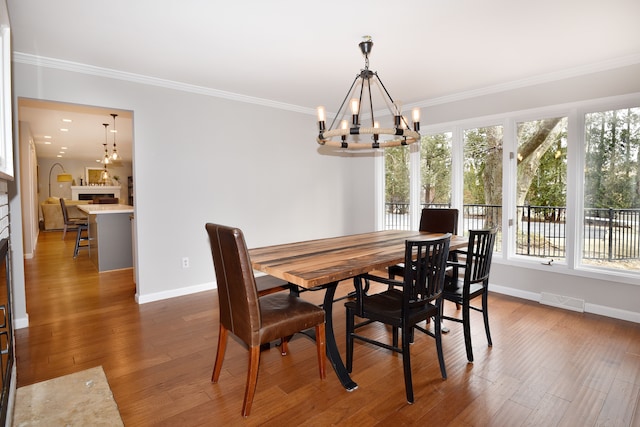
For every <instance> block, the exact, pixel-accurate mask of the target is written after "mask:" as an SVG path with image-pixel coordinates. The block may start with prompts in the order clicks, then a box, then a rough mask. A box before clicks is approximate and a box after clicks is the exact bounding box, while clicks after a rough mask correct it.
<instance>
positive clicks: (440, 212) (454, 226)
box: [388, 208, 458, 279]
mask: <svg viewBox="0 0 640 427" xmlns="http://www.w3.org/2000/svg"><path fill="white" fill-rule="evenodd" d="M418 230H419V231H429V232H432V233H451V234H456V233H457V232H458V209H450V208H424V209H422V214H421V215H420V226H419V227H418ZM452 253H453V252H452ZM388 273H389V279H393V278H395V277H402V276H403V274H404V264H396V265H392V266H390V267H389V268H388Z"/></svg>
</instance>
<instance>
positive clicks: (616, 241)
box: [582, 108, 640, 271]
mask: <svg viewBox="0 0 640 427" xmlns="http://www.w3.org/2000/svg"><path fill="white" fill-rule="evenodd" d="M584 135H585V137H584V147H585V150H584V153H585V154H584V157H585V158H584V162H585V168H584V222H583V239H582V242H583V248H582V263H583V264H585V265H589V266H597V267H603V268H614V269H623V270H634V271H640V180H639V178H638V175H639V172H640V108H625V109H619V110H609V111H602V112H596V113H588V114H586V115H585V130H584Z"/></svg>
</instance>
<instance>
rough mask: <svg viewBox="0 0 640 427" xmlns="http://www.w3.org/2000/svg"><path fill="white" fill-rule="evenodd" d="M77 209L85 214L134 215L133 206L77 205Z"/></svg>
mask: <svg viewBox="0 0 640 427" xmlns="http://www.w3.org/2000/svg"><path fill="white" fill-rule="evenodd" d="M76 207H77V208H78V209H79V210H81V211H82V212H84V213H87V214H89V215H91V214H96V215H100V214H109V213H133V206H129V205H110V204H104V205H100V204H95V205H93V204H92V205H76Z"/></svg>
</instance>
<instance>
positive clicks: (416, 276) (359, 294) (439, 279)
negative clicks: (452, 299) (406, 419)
mask: <svg viewBox="0 0 640 427" xmlns="http://www.w3.org/2000/svg"><path fill="white" fill-rule="evenodd" d="M450 240H451V234H446V235H445V236H443V237H440V238H431V239H410V240H407V241H406V244H405V265H411V266H412V268H407V269H405V270H404V279H403V281H396V280H393V279H387V278H384V277H378V276H374V275H371V274H364V275H360V276H357V277H356V278H355V279H354V282H355V285H356V298H355V300H352V301H349V302H347V303H345V307H346V311H347V364H346V365H347V366H346V367H347V371H348V372H351V371H352V367H353V351H354V348H353V343H354V340H355V339H358V340H361V341H364V342H367V343H370V344H373V345H377V346H379V347H382V348H385V349H388V350H391V351H394V352H397V353H401V354H402V364H403V368H404V383H405V391H406V395H407V401H408V402H409V403H413V400H414V398H413V385H412V380H411V356H410V354H411V346H410V342H411V339H412V336H413V333H412V331H413V328H414V327H415V326H416V324H417V323H419V322H421V321H424V320H426V319H428V318H431V317H433V318H434V319H435V322H434V324H435V326H434V332H427V333H428V334H429V335H431V336H432V337H433V338H435V341H436V349H437V353H438V362H439V363H440V373H441V374H442V378H443V379H446V378H447V371H446V369H445V364H444V356H443V353H442V334H441V329H440V327H441V325H440V323H441V322H440V305H441V304H442V288H443V286H444V273H445V268H446V263H447V256H448V254H449V243H450ZM369 282H378V283H382V284H386V285H387V286H388V289H387V290H386V291H384V292H381V293H377V294H371V295H369V294H367V292H366V291H365V288H366V287H367V286H368V284H369ZM396 287H397V288H396ZM356 316H357V317H359V318H361V319H363V321H362V322H360V323H358V324H356V323H355V317H356ZM373 322H380V323H383V324H386V325H390V326H391V327H392V331H393V342H392V344H391V345H389V344H387V343H385V342H381V341H378V340H375V339H372V338H370V337H369V336H365V335H363V334H357V333H356V330H357V329H359V328H361V327H363V326H365V325H368V324H370V323H373ZM398 330H401V332H402V344H401V346H398Z"/></svg>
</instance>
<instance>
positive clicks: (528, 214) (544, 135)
mask: <svg viewBox="0 0 640 427" xmlns="http://www.w3.org/2000/svg"><path fill="white" fill-rule="evenodd" d="M517 135H518V136H517V138H518V141H517V143H518V152H517V165H518V166H517V183H516V188H515V192H516V219H515V224H516V247H515V253H516V254H518V255H527V256H536V257H544V258H553V259H554V260H559V259H560V260H561V259H564V258H565V257H566V253H565V243H566V242H565V236H566V229H565V225H566V213H567V207H566V206H567V118H566V117H552V118H548V119H543V120H535V121H528V122H520V123H518V124H517Z"/></svg>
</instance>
